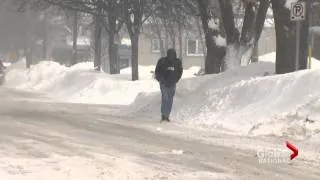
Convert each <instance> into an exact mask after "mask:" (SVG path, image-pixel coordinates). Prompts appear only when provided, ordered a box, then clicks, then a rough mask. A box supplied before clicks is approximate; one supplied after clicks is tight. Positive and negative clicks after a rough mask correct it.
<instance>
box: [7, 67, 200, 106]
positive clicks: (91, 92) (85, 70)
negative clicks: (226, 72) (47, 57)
mask: <svg viewBox="0 0 320 180" xmlns="http://www.w3.org/2000/svg"><path fill="white" fill-rule="evenodd" d="M24 64H25V63H24V61H21V62H18V63H16V64H13V65H12V66H11V67H10V68H9V69H8V73H7V76H6V85H7V86H9V87H14V88H17V89H23V90H33V91H38V92H45V93H49V94H50V95H51V96H53V97H54V98H56V99H58V100H61V101H66V102H73V103H93V104H110V105H129V104H131V103H132V102H133V101H134V100H135V98H136V97H137V96H138V94H139V93H150V92H156V91H159V87H158V86H159V85H158V83H157V82H156V81H155V80H154V79H153V77H152V73H151V71H153V70H154V66H149V67H139V71H140V77H141V80H140V81H137V82H132V81H130V79H131V69H130V68H127V69H124V70H122V71H121V74H119V75H112V76H111V75H108V74H104V73H97V72H94V71H93V70H92V67H93V64H92V63H91V62H87V63H79V64H77V65H75V66H73V67H71V68H67V67H65V66H62V65H60V64H58V63H55V62H49V61H43V62H40V63H39V64H37V65H35V66H32V67H31V68H30V69H29V70H26V69H25V65H24ZM198 70H199V68H197V67H194V68H190V69H189V70H186V73H185V75H184V77H183V78H186V77H192V76H193V74H194V73H196V72H197V71H198Z"/></svg>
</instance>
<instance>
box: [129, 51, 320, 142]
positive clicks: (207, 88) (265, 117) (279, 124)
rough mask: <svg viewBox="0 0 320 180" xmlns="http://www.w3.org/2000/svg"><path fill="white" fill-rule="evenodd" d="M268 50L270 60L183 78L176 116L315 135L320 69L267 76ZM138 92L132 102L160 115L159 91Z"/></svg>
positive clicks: (204, 124)
mask: <svg viewBox="0 0 320 180" xmlns="http://www.w3.org/2000/svg"><path fill="white" fill-rule="evenodd" d="M268 56H269V59H266V60H268V61H269V62H259V63H254V64H251V65H249V66H248V67H242V68H240V69H237V70H233V71H228V72H225V73H222V74H219V75H210V76H203V77H197V78H191V79H186V80H183V81H182V82H181V83H180V84H179V87H178V90H177V97H176V101H175V106H174V110H173V117H172V118H173V119H174V120H176V121H177V122H178V123H180V124H182V125H183V124H188V125H190V126H191V127H200V128H208V129H215V130H221V131H224V132H229V133H239V134H242V135H270V134H273V135H279V136H294V137H295V138H306V137H312V136H314V135H316V134H317V133H319V132H320V114H319V113H317V112H318V111H319V112H320V100H319V97H320V92H319V91H318V89H319V84H320V71H319V70H316V69H315V70H305V71H300V72H295V73H290V74H284V75H274V76H264V75H265V74H266V73H268V74H273V73H274V63H272V62H270V61H272V60H270V57H271V56H272V54H270V55H268ZM314 61H315V62H316V60H314ZM139 98H140V99H139ZM139 98H138V99H137V101H136V102H135V103H134V104H133V107H139V108H140V109H139V110H138V111H137V114H138V115H141V114H145V115H146V116H148V117H157V116H158V114H159V113H158V112H159V109H160V99H159V94H154V95H153V97H152V96H150V95H149V96H143V95H141V96H140V97H139ZM143 104H145V105H143ZM307 117H309V119H311V120H308V119H307Z"/></svg>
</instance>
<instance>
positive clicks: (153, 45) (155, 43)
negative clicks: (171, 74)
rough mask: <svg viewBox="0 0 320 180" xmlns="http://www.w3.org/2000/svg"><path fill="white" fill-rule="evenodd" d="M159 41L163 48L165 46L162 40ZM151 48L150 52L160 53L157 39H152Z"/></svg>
mask: <svg viewBox="0 0 320 180" xmlns="http://www.w3.org/2000/svg"><path fill="white" fill-rule="evenodd" d="M161 41H162V44H163V46H164V45H165V44H164V40H163V39H161ZM151 48H152V49H151V50H152V52H153V53H160V41H159V39H152V41H151Z"/></svg>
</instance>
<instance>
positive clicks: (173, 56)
mask: <svg viewBox="0 0 320 180" xmlns="http://www.w3.org/2000/svg"><path fill="white" fill-rule="evenodd" d="M167 57H168V59H169V60H170V61H174V60H175V59H177V53H176V50H174V49H168V51H167Z"/></svg>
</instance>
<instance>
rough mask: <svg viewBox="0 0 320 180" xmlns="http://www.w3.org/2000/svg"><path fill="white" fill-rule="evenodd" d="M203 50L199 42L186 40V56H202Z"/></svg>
mask: <svg viewBox="0 0 320 180" xmlns="http://www.w3.org/2000/svg"><path fill="white" fill-rule="evenodd" d="M203 55H204V49H203V46H202V44H201V41H200V40H195V39H188V40H187V56H203Z"/></svg>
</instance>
